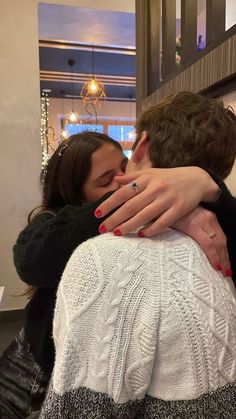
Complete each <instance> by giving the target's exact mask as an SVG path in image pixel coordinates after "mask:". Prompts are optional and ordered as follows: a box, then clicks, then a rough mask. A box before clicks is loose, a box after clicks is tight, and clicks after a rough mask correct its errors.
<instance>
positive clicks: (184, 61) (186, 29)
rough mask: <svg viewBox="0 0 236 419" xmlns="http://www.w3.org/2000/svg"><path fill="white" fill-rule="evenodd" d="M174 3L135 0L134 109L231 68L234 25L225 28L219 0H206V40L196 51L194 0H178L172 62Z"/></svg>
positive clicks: (235, 56)
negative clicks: (178, 18) (177, 55)
mask: <svg viewBox="0 0 236 419" xmlns="http://www.w3.org/2000/svg"><path fill="white" fill-rule="evenodd" d="M235 1H236V0H235ZM175 3H176V1H175V0H136V22H137V25H136V55H137V57H136V58H137V64H136V66H137V114H139V113H140V111H141V110H142V109H143V108H146V107H147V106H149V105H152V104H155V103H157V102H158V101H160V100H161V99H164V98H165V97H166V96H169V95H171V94H175V93H177V92H179V91H181V90H191V91H193V92H199V91H202V90H204V91H205V90H206V89H208V88H209V87H211V86H213V85H214V84H216V83H219V82H220V81H222V80H224V79H226V78H229V77H232V76H233V75H235V74H236V25H234V26H233V27H231V28H230V29H229V30H228V31H227V32H225V0H206V6H207V10H206V13H207V15H206V26H207V27H206V36H207V41H208V43H209V44H208V45H207V47H206V48H205V49H204V50H203V51H201V52H199V51H197V0H181V14H182V16H181V28H182V30H181V66H177V65H176V63H175V49H176V39H175V31H176V29H175V14H176V12H175V7H176V4H175ZM161 6H162V7H161ZM161 12H162V13H161ZM161 14H162V55H163V57H162V70H160V64H161V62H160V54H161V48H160V35H161V32H160V31H161ZM160 73H161V77H160ZM160 78H161V79H162V80H160Z"/></svg>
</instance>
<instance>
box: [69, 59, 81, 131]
mask: <svg viewBox="0 0 236 419" xmlns="http://www.w3.org/2000/svg"><path fill="white" fill-rule="evenodd" d="M68 64H69V66H70V69H71V111H70V112H69V114H68V116H67V122H68V123H70V124H76V123H78V120H79V115H78V114H77V112H75V111H74V71H73V67H74V65H75V60H73V59H72V58H70V59H69V60H68Z"/></svg>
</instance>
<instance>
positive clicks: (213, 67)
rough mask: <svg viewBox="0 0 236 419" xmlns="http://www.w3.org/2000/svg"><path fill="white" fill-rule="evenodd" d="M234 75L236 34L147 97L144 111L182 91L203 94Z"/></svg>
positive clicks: (144, 102)
mask: <svg viewBox="0 0 236 419" xmlns="http://www.w3.org/2000/svg"><path fill="white" fill-rule="evenodd" d="M233 75H236V34H235V35H233V36H231V37H230V38H228V39H227V40H226V41H225V42H223V43H221V44H220V45H219V46H218V47H216V48H215V49H214V50H212V51H211V52H209V53H208V54H207V55H204V56H203V57H202V58H201V59H199V60H198V61H197V62H195V63H194V64H192V65H191V66H189V67H187V68H186V70H184V71H182V72H181V73H179V74H178V75H177V76H176V77H174V78H172V79H171V80H170V81H169V82H167V83H165V84H163V86H161V87H160V88H159V89H158V90H157V91H155V92H154V93H153V94H152V95H150V96H148V97H146V98H145V99H144V100H143V102H142V109H145V108H147V107H148V106H151V105H154V104H156V103H158V102H160V100H162V99H165V98H166V97H167V96H170V95H174V94H176V93H178V92H180V91H181V90H190V91H192V92H194V93H198V92H201V91H202V90H206V89H207V88H209V87H210V86H214V85H215V84H216V83H219V82H220V81H221V80H224V79H227V78H228V77H232V76H233ZM235 88H236V86H235ZM137 89H138V86H137Z"/></svg>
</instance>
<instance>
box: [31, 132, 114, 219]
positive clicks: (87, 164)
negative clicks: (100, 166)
mask: <svg viewBox="0 0 236 419" xmlns="http://www.w3.org/2000/svg"><path fill="white" fill-rule="evenodd" d="M104 143H109V144H112V145H113V146H115V147H116V148H118V149H119V150H120V151H121V152H122V148H121V145H120V144H119V143H118V142H117V141H115V140H113V139H112V138H110V137H108V135H105V134H101V133H97V132H91V131H85V132H82V133H80V134H75V135H72V136H71V137H69V138H67V139H66V140H64V141H63V142H62V143H61V144H60V145H59V146H58V147H57V149H56V151H55V152H54V154H53V155H52V157H51V158H50V159H49V161H48V164H47V167H46V171H45V173H44V178H43V199H42V205H41V207H40V212H42V211H48V210H49V211H57V210H58V209H59V208H62V207H64V206H65V205H78V206H79V205H81V204H82V203H83V202H84V196H83V192H82V188H83V185H84V183H85V182H86V180H87V179H88V177H89V175H90V173H91V169H92V165H91V157H92V154H93V153H94V151H96V150H98V149H99V148H100V147H101V146H102V145H103V144H104ZM33 212H34V210H33ZM33 212H31V213H30V214H29V221H30V220H31V217H32V213H33Z"/></svg>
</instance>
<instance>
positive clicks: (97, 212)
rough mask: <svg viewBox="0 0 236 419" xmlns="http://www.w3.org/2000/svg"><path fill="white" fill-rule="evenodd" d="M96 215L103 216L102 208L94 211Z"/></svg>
mask: <svg viewBox="0 0 236 419" xmlns="http://www.w3.org/2000/svg"><path fill="white" fill-rule="evenodd" d="M94 215H95V217H98V218H99V217H101V216H102V211H101V210H100V209H96V211H95V213H94Z"/></svg>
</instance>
